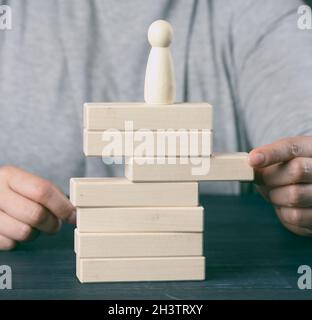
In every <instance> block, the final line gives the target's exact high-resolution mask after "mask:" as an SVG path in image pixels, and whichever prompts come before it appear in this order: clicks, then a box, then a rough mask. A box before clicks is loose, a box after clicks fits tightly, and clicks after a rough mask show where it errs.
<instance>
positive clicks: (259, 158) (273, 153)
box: [249, 136, 312, 168]
mask: <svg viewBox="0 0 312 320" xmlns="http://www.w3.org/2000/svg"><path fill="white" fill-rule="evenodd" d="M296 157H307V158H309V157H312V137H307V136H301V137H293V138H285V139H281V140H278V141H276V142H274V143H272V144H268V145H265V146H262V147H259V148H256V149H254V150H252V151H251V152H250V153H249V164H250V165H251V166H252V167H254V168H263V167H267V166H270V165H272V164H276V163H280V162H285V161H289V160H292V159H294V158H296Z"/></svg>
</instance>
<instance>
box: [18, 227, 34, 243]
mask: <svg viewBox="0 0 312 320" xmlns="http://www.w3.org/2000/svg"><path fill="white" fill-rule="evenodd" d="M31 234H32V228H31V226H29V225H27V224H23V225H22V226H21V227H20V230H19V234H18V240H19V241H26V240H28V239H29V238H30V237H31Z"/></svg>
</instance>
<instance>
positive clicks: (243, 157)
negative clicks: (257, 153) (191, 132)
mask: <svg viewBox="0 0 312 320" xmlns="http://www.w3.org/2000/svg"><path fill="white" fill-rule="evenodd" d="M247 159H248V154H247V153H243V152H238V153H228V154H214V155H213V156H212V157H210V158H206V159H204V158H199V157H198V158H185V159H184V160H185V162H187V163H186V164H184V163H182V164H181V163H180V160H181V158H177V159H175V162H176V163H173V164H171V163H168V162H169V161H171V160H170V159H169V158H162V159H161V160H162V163H164V164H159V163H158V162H157V161H156V159H155V161H154V163H148V162H152V161H153V158H148V157H147V158H128V159H127V161H126V165H125V176H126V177H127V178H128V179H129V180H131V181H133V182H151V181H154V182H157V181H233V180H239V181H252V180H253V179H254V172H253V169H252V168H251V167H250V166H249V165H248V162H247ZM194 160H196V162H195V161H194ZM201 160H202V161H207V163H209V166H210V168H209V171H208V173H205V174H201V175H200V174H194V173H193V172H192V170H193V169H194V168H199V167H200V166H201V164H198V163H200V161H201ZM192 161H194V162H192ZM205 166H206V165H205Z"/></svg>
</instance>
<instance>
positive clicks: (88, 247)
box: [75, 230, 203, 258]
mask: <svg viewBox="0 0 312 320" xmlns="http://www.w3.org/2000/svg"><path fill="white" fill-rule="evenodd" d="M75 248H76V254H77V255H78V256H79V257H80V258H120V257H122V258H128V257H174V256H200V255H202V254H203V234H202V233H201V232H197V233H196V232H192V233H191V232H189V233H183V232H171V233H169V232H168V233H167V232H163V233H153V232H150V233H148V232H147V233H81V232H78V231H77V230H75Z"/></svg>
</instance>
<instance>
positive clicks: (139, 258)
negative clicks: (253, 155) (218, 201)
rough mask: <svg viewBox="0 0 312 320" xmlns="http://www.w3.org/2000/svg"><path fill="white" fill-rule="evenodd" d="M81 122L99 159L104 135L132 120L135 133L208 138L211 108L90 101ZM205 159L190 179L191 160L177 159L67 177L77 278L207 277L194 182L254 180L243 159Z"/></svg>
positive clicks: (87, 147) (89, 149) (87, 145)
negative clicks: (111, 173)
mask: <svg viewBox="0 0 312 320" xmlns="http://www.w3.org/2000/svg"><path fill="white" fill-rule="evenodd" d="M188 114H189V115H190V114H192V117H191V116H187V115H188ZM84 119H85V129H84V130H85V134H84V152H85V154H86V155H87V156H89V155H92V156H102V152H103V149H104V147H105V144H107V141H105V139H104V140H102V138H101V137H102V136H103V135H104V136H105V134H107V131H105V130H107V129H109V128H111V127H114V128H117V129H120V130H123V129H124V122H125V120H129V119H131V120H132V121H133V123H134V124H136V126H135V127H134V130H136V129H137V128H149V129H151V130H155V129H156V128H157V129H159V128H160V129H164V130H166V129H168V128H173V129H177V128H197V129H199V130H200V131H202V130H206V131H207V130H208V131H210V134H211V135H212V131H211V129H212V107H211V106H210V105H209V104H207V103H200V104H194V103H185V104H184V103H183V104H174V105H167V106H163V105H159V106H146V105H145V104H140V103H138V104H136V103H128V104H123V103H120V104H118V103H115V104H105V103H103V104H92V103H91V104H85V115H84ZM153 132H155V131H153ZM186 132H188V134H189V131H186ZM123 133H124V132H123ZM207 143H208V144H209V146H207V148H206V150H210V152H211V149H212V148H211V140H207ZM105 156H108V155H107V154H106V155H105ZM205 156H206V155H205ZM207 157H209V158H210V170H209V173H207V174H206V175H199V176H196V175H193V174H192V172H191V169H192V163H191V161H189V162H188V163H186V164H180V161H179V159H176V160H177V161H175V162H176V163H174V161H169V160H170V159H169V158H170V157H167V160H166V163H163V164H157V161H154V163H153V164H152V163H150V164H149V161H148V162H147V163H145V164H144V163H141V162H140V161H138V162H137V159H136V158H135V157H130V158H128V159H127V161H126V162H127V163H126V168H125V170H126V178H73V179H71V186H70V187H71V195H70V197H71V201H72V203H73V204H74V205H75V206H76V207H77V230H76V231H75V251H76V254H77V276H78V278H79V280H80V281H81V282H98V281H143V280H146V281H152V280H200V279H204V277H205V258H204V257H203V226H204V223H203V218H204V213H203V208H202V207H200V206H198V181H199V180H207V181H208V180H252V179H253V171H252V169H251V168H250V167H249V166H248V164H247V155H246V154H243V153H235V154H225V155H213V156H211V157H210V155H209V156H207ZM147 158H148V157H147Z"/></svg>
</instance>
